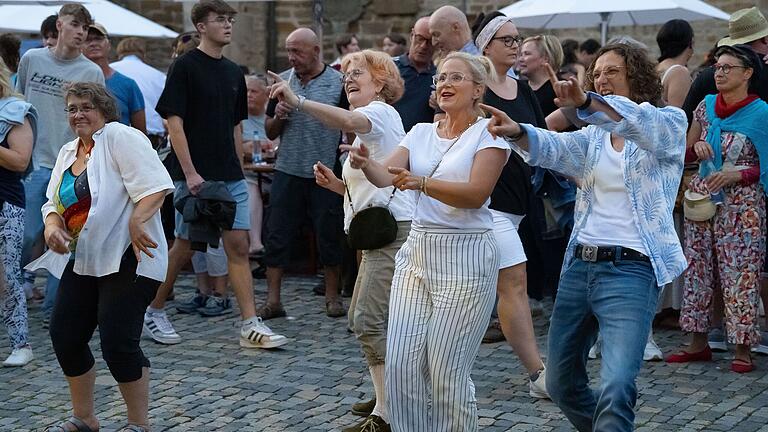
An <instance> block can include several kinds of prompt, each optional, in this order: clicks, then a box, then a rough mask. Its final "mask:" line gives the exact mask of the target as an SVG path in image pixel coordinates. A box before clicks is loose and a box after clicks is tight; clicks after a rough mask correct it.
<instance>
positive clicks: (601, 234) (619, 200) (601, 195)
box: [576, 134, 647, 255]
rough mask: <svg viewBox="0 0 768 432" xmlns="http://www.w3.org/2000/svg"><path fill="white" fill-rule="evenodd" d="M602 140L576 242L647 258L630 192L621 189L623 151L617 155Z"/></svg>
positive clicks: (609, 137) (606, 139) (624, 187)
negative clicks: (626, 250)
mask: <svg viewBox="0 0 768 432" xmlns="http://www.w3.org/2000/svg"><path fill="white" fill-rule="evenodd" d="M605 136H606V138H605V142H604V143H603V148H602V150H601V151H600V156H599V159H598V161H597V165H595V169H594V171H593V172H594V175H595V185H594V194H593V198H592V199H593V202H592V213H590V214H589V216H588V217H587V221H586V223H585V224H584V228H583V229H582V230H581V231H579V234H578V236H577V237H576V241H577V242H579V243H581V244H583V245H588V246H621V247H627V248H630V249H634V250H636V251H638V252H642V253H644V254H646V255H647V252H646V250H645V246H644V245H643V241H642V239H641V238H640V231H638V230H637V225H636V224H635V219H634V216H633V213H632V203H631V202H630V201H629V192H628V191H627V187H626V186H625V185H624V150H622V151H621V152H617V151H616V150H615V149H614V148H613V145H612V144H611V135H610V134H605ZM624 148H625V149H626V146H625V147H624Z"/></svg>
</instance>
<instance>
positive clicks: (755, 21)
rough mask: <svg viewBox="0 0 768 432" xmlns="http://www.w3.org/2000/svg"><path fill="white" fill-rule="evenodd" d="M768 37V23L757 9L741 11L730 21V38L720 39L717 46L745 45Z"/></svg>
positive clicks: (735, 13) (734, 14)
mask: <svg viewBox="0 0 768 432" xmlns="http://www.w3.org/2000/svg"><path fill="white" fill-rule="evenodd" d="M766 36H768V21H766V19H765V16H763V14H762V13H760V11H759V10H758V9H757V8H756V7H751V8H749V9H741V10H737V11H736V12H734V13H733V15H731V18H730V19H729V20H728V37H724V38H722V39H720V42H718V43H717V46H723V45H736V44H745V43H749V42H752V41H756V40H758V39H760V38H762V37H766Z"/></svg>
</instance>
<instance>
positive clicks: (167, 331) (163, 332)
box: [144, 312, 181, 345]
mask: <svg viewBox="0 0 768 432" xmlns="http://www.w3.org/2000/svg"><path fill="white" fill-rule="evenodd" d="M144 334H145V335H147V336H149V337H151V338H152V339H154V341H155V342H157V343H161V344H164V345H174V344H177V343H180V342H181V336H179V334H178V333H176V330H174V329H173V325H172V324H171V321H170V320H169V319H168V315H166V314H165V312H161V313H157V312H145V313H144Z"/></svg>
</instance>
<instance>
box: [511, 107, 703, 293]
mask: <svg viewBox="0 0 768 432" xmlns="http://www.w3.org/2000/svg"><path fill="white" fill-rule="evenodd" d="M591 95H592V98H593V99H595V100H600V101H603V102H605V103H607V104H608V105H610V106H611V107H612V108H613V109H614V110H616V112H618V113H619V114H620V115H621V116H622V117H623V119H622V120H621V121H619V122H615V121H613V120H611V119H610V118H609V117H608V116H607V115H606V114H605V113H602V112H596V113H592V112H589V111H586V110H579V111H578V115H579V118H581V119H582V120H584V121H586V122H587V123H589V126H587V127H585V128H583V129H581V130H579V131H576V132H568V133H555V132H550V131H547V130H544V129H538V128H535V127H533V126H531V125H527V124H526V125H523V127H524V128H525V130H526V132H527V133H528V140H529V149H528V152H525V151H522V150H521V149H519V148H517V147H514V148H515V149H516V150H517V151H518V153H520V154H521V156H523V158H524V159H525V160H526V162H528V163H529V164H530V165H535V166H541V167H544V168H549V169H551V170H555V171H558V172H560V173H563V174H565V175H568V176H573V177H576V178H580V179H581V185H582V186H581V189H579V191H578V193H577V196H576V210H575V223H574V229H573V233H572V235H571V239H570V241H569V242H568V249H567V252H566V259H565V262H564V264H563V268H564V269H565V268H567V266H568V265H569V264H570V262H571V260H573V258H574V248H575V247H576V242H575V239H576V238H577V236H578V234H579V231H581V229H582V228H584V225H585V223H586V221H587V218H588V217H589V215H590V213H591V212H592V200H593V194H594V185H595V173H594V168H595V165H597V162H598V156H599V155H600V151H601V149H602V146H603V143H605V142H606V138H607V137H606V135H608V134H610V133H613V134H615V135H619V136H622V137H624V138H625V144H624V167H623V168H624V185H625V186H626V187H627V190H628V191H629V199H630V202H631V203H632V214H633V216H634V218H633V219H634V220H633V222H634V224H635V226H637V229H638V231H639V232H640V237H641V240H642V242H643V245H644V246H645V249H646V250H647V251H648V253H649V256H650V259H651V265H652V266H653V270H654V273H655V275H656V281H657V283H658V284H659V286H662V285H664V284H667V283H669V282H671V281H672V280H673V279H674V278H675V277H677V276H678V275H680V274H681V273H682V272H683V271H684V270H685V269H686V268H687V266H688V263H687V261H686V259H685V256H684V255H683V249H682V248H681V247H680V241H679V240H678V238H677V234H676V233H675V225H674V223H673V221H672V209H673V208H674V205H675V197H676V195H677V190H678V187H679V185H680V178H681V177H682V173H683V160H684V158H685V133H686V129H687V122H686V118H685V113H684V112H683V111H682V110H681V109H679V108H675V107H665V108H656V107H654V106H653V105H651V104H648V103H642V104H639V105H638V104H636V103H634V102H632V101H631V100H629V99H627V98H625V97H622V96H614V95H611V96H605V97H601V96H599V95H597V94H595V93H591Z"/></svg>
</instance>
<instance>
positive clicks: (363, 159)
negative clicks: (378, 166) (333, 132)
mask: <svg viewBox="0 0 768 432" xmlns="http://www.w3.org/2000/svg"><path fill="white" fill-rule="evenodd" d="M339 148H340V149H341V151H346V152H349V166H351V167H352V168H354V169H365V167H367V166H368V162H370V160H369V158H370V157H371V152H370V151H368V147H366V146H365V144H363V143H360V147H354V146H351V145H349V144H342V145H340V146H339Z"/></svg>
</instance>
